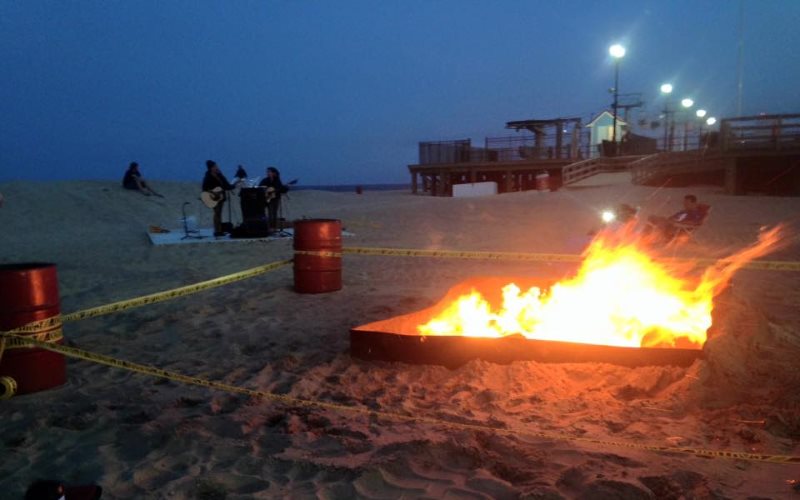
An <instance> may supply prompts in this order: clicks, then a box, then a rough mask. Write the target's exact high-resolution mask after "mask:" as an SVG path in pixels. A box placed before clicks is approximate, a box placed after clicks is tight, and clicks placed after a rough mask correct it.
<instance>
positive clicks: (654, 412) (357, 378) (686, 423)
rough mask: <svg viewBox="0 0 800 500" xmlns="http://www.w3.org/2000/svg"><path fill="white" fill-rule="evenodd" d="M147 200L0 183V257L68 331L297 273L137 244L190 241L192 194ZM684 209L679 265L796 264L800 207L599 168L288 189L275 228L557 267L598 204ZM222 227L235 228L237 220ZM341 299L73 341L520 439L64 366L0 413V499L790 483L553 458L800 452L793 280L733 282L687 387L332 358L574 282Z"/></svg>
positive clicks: (675, 458) (82, 332) (748, 472)
mask: <svg viewBox="0 0 800 500" xmlns="http://www.w3.org/2000/svg"><path fill="white" fill-rule="evenodd" d="M155 187H156V189H158V190H159V191H160V192H162V193H164V195H165V198H163V199H160V198H155V197H145V196H142V195H140V194H137V193H132V192H128V191H124V190H122V189H121V188H119V187H118V184H117V183H116V182H99V181H98V182H88V181H75V182H42V183H34V182H6V183H0V192H2V193H3V194H4V195H5V198H6V200H5V204H4V206H3V207H2V208H0V223H1V224H2V228H3V231H2V232H0V262H2V263H12V262H23V261H50V262H55V263H57V265H58V274H59V283H60V293H61V298H62V304H61V308H62V311H63V312H72V311H76V310H80V309H83V308H87V307H92V306H96V305H101V304H105V303H108V302H112V301H116V300H122V299H126V298H131V297H135V296H139V295H142V294H146V293H153V292H158V291H161V290H166V289H169V288H173V287H176V286H181V285H185V284H190V283H194V282H198V281H202V280H206V279H210V278H214V277H217V276H221V275H225V274H228V273H232V272H235V271H240V270H243V269H247V268H250V267H253V266H257V265H260V264H264V263H268V262H272V261H276V260H281V259H285V258H288V257H290V256H291V245H292V243H291V241H290V240H286V241H272V242H265V243H253V244H230V245H202V244H199V245H185V246H174V247H153V246H152V245H151V244H150V243H149V241H148V238H147V236H146V230H147V228H148V226H149V225H158V226H162V227H167V228H178V227H179V218H180V217H181V205H182V204H183V202H184V201H190V202H191V203H190V206H189V212H190V214H194V215H197V216H198V218H199V219H200V223H201V225H203V226H210V216H211V214H210V210H208V209H205V208H203V207H201V206H200V205H199V202H198V201H197V194H198V193H197V192H196V185H195V184H193V183H166V182H161V183H156V185H155ZM686 192H692V193H695V194H697V195H698V197H699V198H700V199H701V201H703V202H706V203H710V204H711V205H712V206H713V212H712V215H711V217H710V219H709V221H708V223H707V224H706V226H705V227H703V228H702V229H701V230H700V231H698V233H697V234H696V241H695V242H694V243H691V244H689V245H687V246H686V248H683V249H681V250H680V252H681V254H682V255H686V256H702V257H709V256H719V255H725V254H726V253H728V252H730V251H731V250H732V249H735V248H740V247H743V246H745V245H747V244H749V243H752V242H753V241H755V239H756V235H757V233H758V230H759V228H760V227H762V226H770V225H775V224H778V223H780V222H786V221H788V222H789V233H788V234H789V235H790V237H789V238H788V240H787V245H786V246H785V247H784V248H783V249H782V250H780V251H779V252H777V253H776V254H773V255H771V256H769V257H768V258H769V259H771V260H794V261H797V260H800V246H798V244H797V240H796V238H794V237H793V236H792V235H793V234H796V232H795V233H793V232H792V231H796V229H793V227H794V225H795V224H796V220H797V214H800V199H798V198H767V197H754V196H751V197H731V196H726V195H723V194H721V192H720V189H719V188H717V187H713V186H708V187H691V188H682V189H677V188H675V189H656V188H649V187H640V186H632V185H630V184H629V183H628V182H627V179H624V178H622V179H621V178H620V177H619V176H618V175H604V176H598V177H595V178H593V179H591V180H590V181H588V182H584V183H583V185H581V186H577V187H574V188H570V189H565V190H561V191H559V192H554V193H536V192H526V193H510V194H504V195H500V196H493V197H486V198H471V199H453V198H432V197H423V196H412V195H411V194H410V193H408V192H370V191H366V192H364V194H362V195H357V194H355V193H332V192H321V191H294V192H291V193H290V198H289V199H288V200H287V203H286V205H285V216H286V217H287V218H288V219H296V218H302V217H313V218H316V217H321V218H337V219H341V220H342V222H343V225H344V226H345V228H346V229H347V230H348V231H351V232H352V233H354V236H353V237H349V238H346V240H345V245H349V246H383V247H404V248H424V249H452V250H495V251H510V252H554V253H559V252H561V253H576V252H578V251H579V250H580V249H581V248H582V246H583V245H584V244H585V243H586V236H585V235H586V232H587V231H588V230H590V229H592V228H594V227H596V226H597V211H598V210H599V209H602V208H605V207H608V206H612V205H614V204H616V203H621V202H627V203H630V204H633V205H636V206H640V207H641V209H642V213H643V214H649V213H662V214H663V213H670V212H672V211H674V210H676V209H677V208H678V207H679V206H680V200H681V198H682V196H683V195H684V194H685V193H686ZM235 217H236V215H235ZM343 263H344V273H343V285H344V286H343V289H342V290H341V291H338V292H335V293H327V294H319V295H300V294H296V293H295V292H294V291H293V289H292V271H291V268H290V267H286V268H283V269H280V270H278V271H275V272H272V273H269V274H266V275H263V276H259V277H256V278H253V279H249V280H246V281H242V282H238V283H234V284H230V285H227V286H224V287H221V288H217V289H213V290H209V291H205V292H201V293H198V294H195V295H192V296H189V297H184V298H179V299H176V300H173V301H169V302H163V303H160V304H156V305H150V306H145V307H141V308H138V309H132V310H128V311H125V312H121V313H117V314H113V315H109V316H103V317H99V318H94V319H89V320H84V321H80V322H74V323H69V324H67V325H66V326H65V337H66V338H67V339H68V341H69V343H70V344H71V345H74V346H77V347H80V348H82V349H86V350H89V351H93V352H98V353H102V354H106V355H111V356H115V357H118V358H121V359H126V360H131V361H136V362H139V363H146V364H151V365H154V366H158V367H162V368H166V369H170V370H175V371H179V372H181V373H185V374H188V375H194V376H198V377H202V378H206V379H211V380H219V381H224V382H226V383H229V384H234V385H239V386H243V387H248V388H251V389H257V390H262V391H271V392H274V393H278V394H285V395H289V396H292V397H296V398H305V399H312V400H321V401H326V402H332V403H337V404H342V405H352V406H358V407H366V408H370V409H373V410H378V411H385V412H396V413H403V414H406V415H420V416H426V417H433V418H438V419H442V420H447V421H453V422H462V423H474V424H481V425H488V426H490V427H502V428H505V429H510V430H519V431H520V433H519V434H512V435H506V434H498V433H494V432H491V431H470V430H463V429H454V428H448V427H445V426H437V425H431V424H426V423H416V424H414V423H409V422H398V421H393V420H391V419H387V418H374V417H369V416H366V415H361V414H352V413H344V412H337V411H332V410H329V409H322V408H314V407H291V406H286V405H282V404H278V403H274V402H269V401H263V400H252V399H250V398H247V397H244V396H237V395H231V394H227V393H223V392H217V391H212V390H209V389H205V388H199V387H191V386H186V385H182V384H179V383H175V382H165V381H162V380H158V379H154V378H150V377H146V376H142V375H138V374H133V373H128V372H125V371H120V370H117V369H112V368H108V367H104V366H99V365H95V364H91V363H88V362H84V361H76V360H70V361H69V362H68V382H67V384H66V385H64V386H63V387H60V388H57V389H53V390H48V391H45V392H41V393H37V394H33V395H26V396H20V397H15V398H12V399H11V400H8V401H3V402H0V418H1V419H2V422H3V424H2V429H3V432H2V440H1V441H0V443H1V446H2V460H1V461H0V491H2V492H3V494H2V495H0V496H2V497H3V498H19V497H21V495H22V492H23V491H24V489H25V487H26V485H27V484H28V483H30V482H31V481H32V480H33V479H36V478H61V479H63V480H65V481H67V482H68V483H83V482H97V483H98V484H101V485H102V486H103V488H104V495H103V498H111V499H113V498H171V499H181V498H206V499H213V498H229V499H234V498H278V497H283V498H315V497H316V498H542V499H545V498H546V499H557V498H587V499H588V498H592V499H597V498H630V499H634V498H676V499H677V498H786V497H793V496H794V495H796V494H797V492H798V486H797V483H796V481H799V480H800V466H798V465H797V464H794V465H781V464H772V463H762V462H752V461H744V460H728V459H710V458H700V457H697V456H694V455H691V454H679V453H670V454H667V453H654V452H650V451H646V450H642V449H631V448H624V447H618V446H610V445H609V446H602V445H596V444H588V443H581V442H575V441H556V440H548V439H542V438H536V437H531V436H530V435H525V434H524V431H526V430H527V431H532V432H536V431H541V432H549V433H566V434H567V435H570V436H584V437H592V438H596V439H603V440H608V441H616V442H628V443H637V444H650V445H655V446H683V447H690V448H703V449H714V450H734V451H747V452H754V453H764V454H780V455H795V456H796V455H800V445H798V443H799V441H800V394H799V393H798V391H797V388H798V382H800V377H798V374H797V371H798V370H797V366H798V362H797V360H798V359H799V358H800V317H799V316H798V313H797V303H798V298H800V280H798V279H797V278H798V276H797V273H795V272H775V271H755V270H742V271H740V272H739V273H737V274H736V276H735V278H734V280H733V283H732V286H731V287H730V288H729V289H728V290H727V291H726V292H725V294H724V297H723V299H724V300H722V301H721V302H720V304H719V305H718V307H717V310H716V312H715V325H714V327H713V328H714V336H713V337H712V338H711V340H709V341H708V343H707V344H706V347H705V354H706V359H705V360H702V361H697V362H696V363H695V364H694V365H692V366H691V367H688V368H676V367H645V368H637V369H630V368H623V367H618V366H613V365H608V364H597V363H594V364H540V363H536V362H516V363H513V364H510V365H495V364H491V363H487V362H483V361H473V362H470V363H469V364H467V365H465V366H463V367H461V368H458V369H455V370H448V369H446V368H443V367H439V366H413V365H405V364H389V363H373V362H365V361H360V360H355V359H351V358H350V356H349V352H348V349H349V337H348V331H349V329H350V328H351V327H354V326H357V325H361V324H365V323H368V322H371V321H377V320H381V319H385V318H388V317H390V316H393V315H398V314H405V313H409V312H413V311H416V310H419V309H423V308H425V307H428V306H430V305H432V304H434V303H435V302H436V301H437V300H438V299H439V298H440V297H441V296H442V295H443V294H444V293H445V292H446V291H447V290H448V289H449V288H450V287H451V286H453V285H454V284H456V283H458V282H459V281H461V280H463V279H465V278H468V277H471V276H487V275H489V276H491V275H519V276H542V277H545V276H546V277H553V276H563V275H565V274H569V272H570V271H571V270H572V267H571V265H568V264H551V263H520V262H516V263H515V262H484V261H478V260H444V259H429V258H400V257H370V256H357V255H351V256H346V257H345V258H344V262H343Z"/></svg>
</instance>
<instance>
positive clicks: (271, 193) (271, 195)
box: [265, 179, 297, 203]
mask: <svg viewBox="0 0 800 500" xmlns="http://www.w3.org/2000/svg"><path fill="white" fill-rule="evenodd" d="M295 184H297V179H293V180H291V181H289V182H287V183H286V184H284V185H283V186H284V189H283V190H282V191H281V193H286V192H288V191H289V188H288V187H287V186H294V185H295ZM277 197H278V192H277V191H276V190H275V188H274V187H268V188H267V192H266V196H265V201H266V202H267V203H269V202H271V201H272V200H274V199H275V198H277Z"/></svg>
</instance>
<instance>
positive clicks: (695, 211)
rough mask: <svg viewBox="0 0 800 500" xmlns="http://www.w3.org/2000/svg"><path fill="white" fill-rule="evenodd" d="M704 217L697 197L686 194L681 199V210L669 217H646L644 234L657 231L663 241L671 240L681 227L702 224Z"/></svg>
mask: <svg viewBox="0 0 800 500" xmlns="http://www.w3.org/2000/svg"><path fill="white" fill-rule="evenodd" d="M705 215H706V214H705V211H704V210H703V209H702V208H701V207H700V205H699V204H698V203H697V197H696V196H695V195H693V194H687V195H686V196H684V197H683V210H680V211H678V212H675V213H674V214H672V215H671V216H669V217H661V216H658V215H651V216H650V217H648V218H647V226H646V227H645V234H647V233H649V232H652V231H653V230H657V231H659V232H660V233H661V235H662V236H663V237H664V238H665V239H667V240H671V239H672V238H674V237H675V234H676V233H677V232H678V229H680V228H681V227H686V226H699V225H700V224H702V223H703V219H704V218H705Z"/></svg>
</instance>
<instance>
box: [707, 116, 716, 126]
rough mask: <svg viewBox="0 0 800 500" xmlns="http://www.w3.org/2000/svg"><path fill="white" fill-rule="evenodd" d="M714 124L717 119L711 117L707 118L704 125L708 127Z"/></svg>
mask: <svg viewBox="0 0 800 500" xmlns="http://www.w3.org/2000/svg"><path fill="white" fill-rule="evenodd" d="M715 123H717V119H716V118H714V117H713V116H709V117H708V119H707V120H706V125H708V126H709V127H710V126H712V125H714V124H715Z"/></svg>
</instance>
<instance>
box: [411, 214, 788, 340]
mask: <svg viewBox="0 0 800 500" xmlns="http://www.w3.org/2000/svg"><path fill="white" fill-rule="evenodd" d="M778 241H779V237H778V229H777V228H776V229H773V230H771V231H767V232H765V233H764V234H762V235H761V237H760V238H759V242H758V243H756V244H755V245H753V246H751V247H749V248H746V249H745V250H743V251H741V252H739V253H737V254H734V255H731V256H729V257H727V258H724V259H721V260H719V261H718V262H716V263H715V264H714V265H712V266H710V267H708V268H707V269H705V271H704V272H703V273H702V275H701V276H699V277H697V275H696V274H695V275H694V276H692V275H690V274H689V271H690V266H689V265H680V264H678V263H676V262H670V263H667V262H664V261H658V260H657V257H658V256H657V255H655V254H654V251H653V250H646V249H645V248H646V247H645V244H644V243H645V242H642V241H640V240H638V239H636V238H633V237H631V236H630V233H629V232H628V231H627V229H623V230H621V231H619V232H618V233H610V232H605V233H601V234H600V235H599V236H598V237H597V238H596V239H595V240H594V241H593V242H592V244H591V245H590V246H589V248H588V249H587V251H586V252H585V253H584V260H583V262H582V264H581V267H580V269H579V270H578V271H577V273H576V275H575V276H574V277H572V278H570V279H567V280H565V281H562V282H559V283H556V284H554V285H553V286H551V287H550V288H549V289H548V290H541V289H540V288H538V287H530V288H529V289H528V290H525V291H523V290H521V289H520V287H519V286H517V285H516V284H514V283H509V284H507V285H505V286H504V287H502V296H501V297H499V298H495V299H494V300H492V299H491V298H487V297H484V296H483V295H482V294H481V293H480V292H478V291H477V290H474V289H473V290H472V292H471V293H468V294H464V295H462V296H460V297H459V298H458V299H457V300H455V301H454V302H450V303H447V304H444V305H443V306H442V307H438V308H437V310H441V312H440V313H439V314H438V315H435V317H433V319H432V320H430V321H428V322H427V323H425V324H422V325H420V326H418V327H417V330H418V332H419V333H420V334H421V335H453V336H459V335H460V336H469V337H503V336H507V335H515V334H521V335H524V336H525V337H527V338H531V339H539V340H556V341H565V342H578V343H586V344H602V345H609V346H620V347H684V348H686V347H690V348H692V347H693V348H699V347H701V346H702V345H703V344H704V343H705V341H706V334H707V331H708V328H709V327H710V326H711V311H712V309H713V299H714V297H715V296H716V295H718V294H719V293H720V292H721V291H722V290H723V289H724V288H725V286H726V285H727V284H728V282H729V281H730V279H731V277H732V275H733V273H734V272H736V270H738V269H739V268H741V267H742V266H743V265H744V264H746V263H747V262H749V261H750V260H752V259H755V258H757V257H759V256H761V255H764V254H765V253H767V252H768V251H770V250H772V249H773V248H774V247H775V246H776V245H777V243H778ZM484 293H488V294H489V295H491V294H493V293H494V294H496V292H492V291H489V292H486V291H485V292H484Z"/></svg>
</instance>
